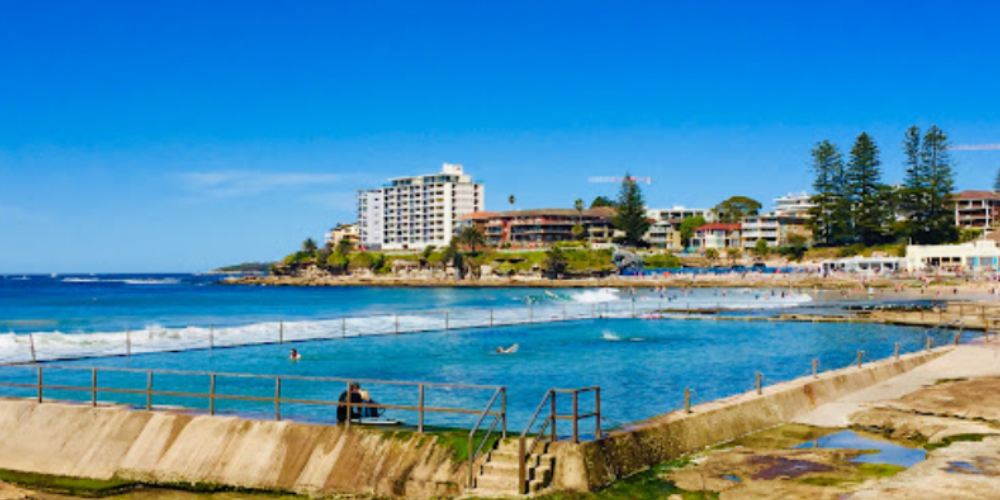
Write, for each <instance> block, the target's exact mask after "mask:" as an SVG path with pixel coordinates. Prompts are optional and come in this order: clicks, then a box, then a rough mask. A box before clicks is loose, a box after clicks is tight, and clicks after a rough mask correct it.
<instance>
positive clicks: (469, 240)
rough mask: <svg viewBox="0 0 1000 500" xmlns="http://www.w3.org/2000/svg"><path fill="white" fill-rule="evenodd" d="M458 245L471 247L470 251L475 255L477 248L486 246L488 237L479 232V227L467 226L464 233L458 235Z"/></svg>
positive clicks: (463, 230) (463, 229)
mask: <svg viewBox="0 0 1000 500" xmlns="http://www.w3.org/2000/svg"><path fill="white" fill-rule="evenodd" d="M458 243H459V244H461V245H465V246H467V247H469V250H471V251H472V252H473V253H475V251H476V248H478V247H484V246H486V237H485V236H483V232H482V231H480V230H479V226H476V225H475V224H473V225H470V226H465V227H464V228H462V232H460V233H458Z"/></svg>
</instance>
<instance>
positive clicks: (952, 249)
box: [906, 240, 1000, 271]
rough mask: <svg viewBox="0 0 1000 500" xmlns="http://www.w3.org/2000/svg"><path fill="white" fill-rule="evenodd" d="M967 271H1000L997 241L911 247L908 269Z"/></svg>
mask: <svg viewBox="0 0 1000 500" xmlns="http://www.w3.org/2000/svg"><path fill="white" fill-rule="evenodd" d="M943 267H946V268H960V269H965V270H973V271H975V270H984V269H990V270H994V271H995V270H997V269H1000V248H998V247H997V243H996V242H995V241H990V240H980V241H973V242H969V243H962V244H960V245H909V246H907V247H906V268H907V269H909V270H910V271H923V270H928V269H937V268H943Z"/></svg>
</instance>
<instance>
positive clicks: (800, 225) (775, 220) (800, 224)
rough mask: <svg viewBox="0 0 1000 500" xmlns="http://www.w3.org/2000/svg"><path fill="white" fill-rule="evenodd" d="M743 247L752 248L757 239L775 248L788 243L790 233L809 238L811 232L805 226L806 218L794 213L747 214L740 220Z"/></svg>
mask: <svg viewBox="0 0 1000 500" xmlns="http://www.w3.org/2000/svg"><path fill="white" fill-rule="evenodd" d="M740 222H741V226H742V229H743V231H742V235H741V236H742V239H743V247H744V248H748V249H749V248H754V246H756V245H757V241H758V240H764V243H766V244H767V247H768V248H777V247H780V246H783V245H787V244H788V241H789V240H788V239H789V237H790V236H792V235H800V236H802V237H804V238H807V239H808V238H809V237H810V236H811V234H812V233H811V232H810V231H809V230H808V229H807V228H806V219H805V218H804V217H801V216H796V215H778V214H777V213H776V212H775V213H769V214H763V215H748V216H746V217H744V218H743V219H742V220H741V221H740Z"/></svg>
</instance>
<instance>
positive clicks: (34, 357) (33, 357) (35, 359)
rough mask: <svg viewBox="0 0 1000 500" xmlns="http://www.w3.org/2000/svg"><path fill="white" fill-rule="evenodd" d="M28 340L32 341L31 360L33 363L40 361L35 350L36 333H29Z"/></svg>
mask: <svg viewBox="0 0 1000 500" xmlns="http://www.w3.org/2000/svg"><path fill="white" fill-rule="evenodd" d="M28 342H30V343H31V362H32V363H38V356H37V355H36V352H35V334H34V333H29V334H28Z"/></svg>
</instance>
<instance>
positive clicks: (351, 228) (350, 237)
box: [326, 224, 358, 247]
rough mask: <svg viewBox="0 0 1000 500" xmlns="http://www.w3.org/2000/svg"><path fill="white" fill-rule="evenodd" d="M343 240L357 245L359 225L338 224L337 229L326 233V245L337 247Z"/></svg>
mask: <svg viewBox="0 0 1000 500" xmlns="http://www.w3.org/2000/svg"><path fill="white" fill-rule="evenodd" d="M341 240H347V241H350V242H351V243H354V244H355V245H357V243H358V225H357V224H337V227H335V228H333V229H331V230H330V231H329V232H328V233H326V244H327V245H328V246H330V247H336V246H337V245H338V244H340V242H341Z"/></svg>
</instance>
